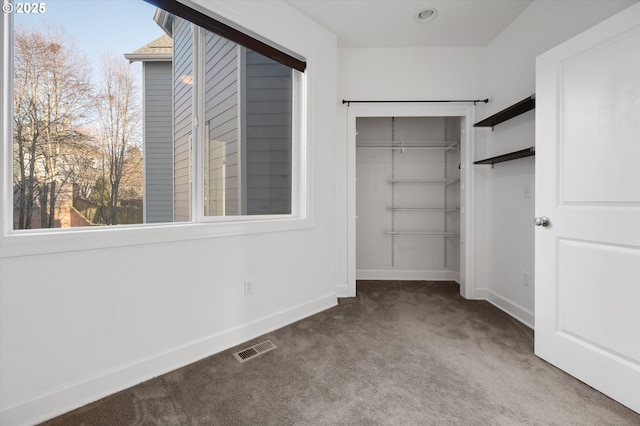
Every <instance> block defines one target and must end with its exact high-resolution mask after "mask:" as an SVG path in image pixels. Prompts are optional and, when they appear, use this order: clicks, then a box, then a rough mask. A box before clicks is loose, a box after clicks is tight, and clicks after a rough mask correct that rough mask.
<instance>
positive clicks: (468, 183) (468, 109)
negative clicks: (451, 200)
mask: <svg viewBox="0 0 640 426" xmlns="http://www.w3.org/2000/svg"><path fill="white" fill-rule="evenodd" d="M347 108H348V112H347V294H346V295H345V296H346V297H355V295H356V119H357V118H358V117H462V118H463V119H464V127H463V129H462V130H463V133H462V134H461V140H460V144H461V156H460V162H461V181H460V191H461V194H464V195H462V200H461V210H460V214H461V216H462V217H461V226H460V228H461V229H460V246H461V251H462V252H461V253H460V255H461V259H460V260H461V261H460V294H461V295H462V296H463V297H465V298H467V299H472V298H473V297H474V296H473V294H474V292H473V289H474V279H473V278H474V275H475V274H474V271H475V257H474V250H473V246H474V238H473V236H474V234H475V232H474V230H475V221H474V218H475V198H474V193H475V174H474V173H473V159H474V158H475V145H474V137H473V122H474V118H475V114H474V106H473V104H470V103H424V104H421V103H393V102H389V103H375V104H366V103H363V104H353V105H350V106H348V107H347Z"/></svg>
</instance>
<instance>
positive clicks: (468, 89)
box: [336, 47, 484, 295]
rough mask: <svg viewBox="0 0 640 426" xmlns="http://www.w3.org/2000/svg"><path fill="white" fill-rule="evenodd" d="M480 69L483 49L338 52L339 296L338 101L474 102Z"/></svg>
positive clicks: (343, 289)
mask: <svg viewBox="0 0 640 426" xmlns="http://www.w3.org/2000/svg"><path fill="white" fill-rule="evenodd" d="M483 63H484V48H477V47H469V48H467V47H464V48H401V49H390V48H363V49H358V48H342V49H338V98H337V99H336V105H337V118H336V119H337V124H336V134H337V136H336V140H337V145H336V158H337V161H336V179H337V181H338V185H337V188H336V193H337V206H336V215H337V218H338V220H337V224H336V225H337V235H338V237H337V238H338V240H337V244H338V245H337V264H336V273H337V276H336V281H337V283H338V294H339V295H344V294H347V111H348V110H347V106H346V105H342V104H341V101H342V100H343V99H346V100H408V99H477V98H479V97H481V96H482V94H483V92H484V90H483V88H484V78H483V76H484V69H483V66H482V64H483ZM482 105H484V104H482ZM478 108H483V106H480V105H479V106H478Z"/></svg>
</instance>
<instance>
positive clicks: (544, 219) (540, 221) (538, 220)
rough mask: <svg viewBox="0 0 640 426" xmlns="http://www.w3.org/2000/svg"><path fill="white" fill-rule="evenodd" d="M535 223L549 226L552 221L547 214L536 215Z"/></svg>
mask: <svg viewBox="0 0 640 426" xmlns="http://www.w3.org/2000/svg"><path fill="white" fill-rule="evenodd" d="M533 223H535V224H536V226H549V225H551V221H550V220H549V218H548V217H546V216H540V217H536V218H535V219H534V221H533Z"/></svg>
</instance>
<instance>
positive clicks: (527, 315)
mask: <svg viewBox="0 0 640 426" xmlns="http://www.w3.org/2000/svg"><path fill="white" fill-rule="evenodd" d="M474 299H483V300H486V301H487V302H489V303H491V304H492V305H494V306H495V307H496V308H498V309H500V310H501V311H504V312H506V313H507V314H509V315H511V316H512V317H514V318H515V319H517V320H518V321H520V322H521V323H523V324H524V325H526V326H527V327H529V328H531V329H533V328H534V324H535V321H534V319H535V314H534V313H533V312H531V311H530V310H528V309H526V308H524V307H522V306H520V305H519V304H517V303H515V302H512V301H511V300H509V299H507V298H504V297H502V296H500V295H499V294H497V293H494V292H493V291H492V290H489V289H488V288H476V289H475V291H474Z"/></svg>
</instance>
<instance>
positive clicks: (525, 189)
mask: <svg viewBox="0 0 640 426" xmlns="http://www.w3.org/2000/svg"><path fill="white" fill-rule="evenodd" d="M530 197H531V196H530V194H529V184H528V183H525V184H524V185H522V198H530Z"/></svg>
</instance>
